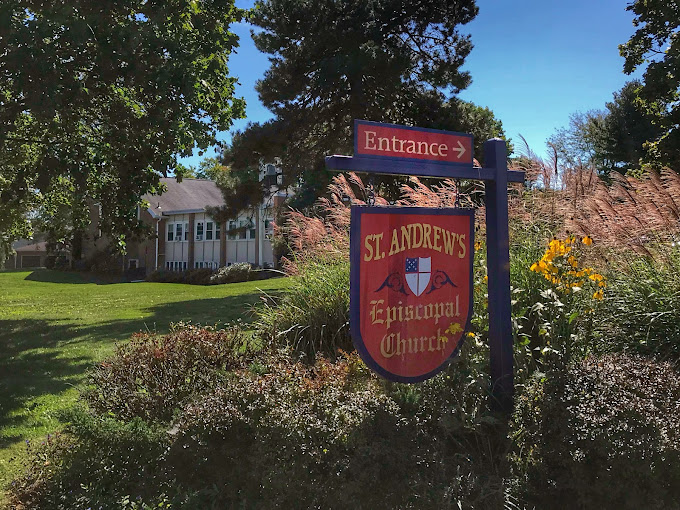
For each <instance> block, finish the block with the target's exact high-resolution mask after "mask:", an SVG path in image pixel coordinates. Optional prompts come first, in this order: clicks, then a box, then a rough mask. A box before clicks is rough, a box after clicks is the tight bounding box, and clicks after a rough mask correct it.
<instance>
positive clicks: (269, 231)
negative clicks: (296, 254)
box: [264, 220, 274, 239]
mask: <svg viewBox="0 0 680 510" xmlns="http://www.w3.org/2000/svg"><path fill="white" fill-rule="evenodd" d="M273 235H274V222H272V220H264V238H265V239H271V238H272V236H273Z"/></svg>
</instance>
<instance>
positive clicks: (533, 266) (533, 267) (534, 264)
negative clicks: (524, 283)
mask: <svg viewBox="0 0 680 510" xmlns="http://www.w3.org/2000/svg"><path fill="white" fill-rule="evenodd" d="M529 270H530V271H533V272H535V273H539V272H540V271H539V269H538V264H536V262H534V263H533V264H531V267H530V268H529Z"/></svg>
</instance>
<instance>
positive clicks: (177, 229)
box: [175, 223, 182, 241]
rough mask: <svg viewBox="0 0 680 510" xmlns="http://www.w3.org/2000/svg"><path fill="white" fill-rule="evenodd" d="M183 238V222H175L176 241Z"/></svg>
mask: <svg viewBox="0 0 680 510" xmlns="http://www.w3.org/2000/svg"><path fill="white" fill-rule="evenodd" d="M181 240H182V224H181V223H175V241H181Z"/></svg>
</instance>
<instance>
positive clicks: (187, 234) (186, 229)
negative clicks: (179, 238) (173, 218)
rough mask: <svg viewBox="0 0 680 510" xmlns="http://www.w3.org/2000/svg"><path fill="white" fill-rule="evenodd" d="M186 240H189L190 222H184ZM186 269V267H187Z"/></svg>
mask: <svg viewBox="0 0 680 510" xmlns="http://www.w3.org/2000/svg"><path fill="white" fill-rule="evenodd" d="M184 240H185V241H188V240H189V224H188V223H185V224H184ZM184 269H186V267H185V268H184Z"/></svg>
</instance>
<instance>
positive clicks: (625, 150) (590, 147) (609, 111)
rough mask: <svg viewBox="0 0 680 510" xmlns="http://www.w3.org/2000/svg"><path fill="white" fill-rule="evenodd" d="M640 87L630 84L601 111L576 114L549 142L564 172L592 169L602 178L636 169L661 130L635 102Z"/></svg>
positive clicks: (615, 94) (638, 103)
mask: <svg viewBox="0 0 680 510" xmlns="http://www.w3.org/2000/svg"><path fill="white" fill-rule="evenodd" d="M641 86H642V84H641V83H640V82H639V81H637V80H633V81H630V82H628V83H626V85H624V86H623V88H622V89H621V90H620V91H618V92H615V93H614V99H613V101H611V102H608V103H607V104H606V109H604V110H591V111H588V112H585V113H582V112H577V113H574V114H573V115H571V116H570V118H569V126H568V127H566V128H562V129H559V130H558V131H557V132H556V133H555V134H553V135H552V136H551V137H550V138H549V139H548V144H549V145H550V147H552V148H553V149H554V150H555V151H556V152H557V154H558V158H559V159H560V160H561V165H560V166H562V167H563V168H576V167H586V166H593V167H595V168H596V169H597V170H598V172H599V173H600V174H601V175H603V176H605V177H606V176H609V175H610V174H611V173H612V172H620V173H623V174H625V173H626V172H628V171H629V170H633V169H639V168H640V165H641V162H643V161H644V160H645V159H646V157H647V151H646V147H647V146H648V143H647V142H648V141H649V140H654V139H656V138H657V137H658V136H659V135H660V133H661V130H660V128H659V126H658V125H656V124H655V123H654V119H653V118H652V117H651V116H650V115H649V114H648V113H647V112H646V111H645V109H644V108H643V107H642V105H641V104H640V102H639V101H638V96H637V94H638V90H639V89H640V87H641Z"/></svg>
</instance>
